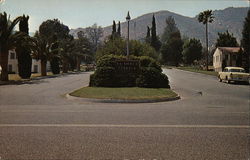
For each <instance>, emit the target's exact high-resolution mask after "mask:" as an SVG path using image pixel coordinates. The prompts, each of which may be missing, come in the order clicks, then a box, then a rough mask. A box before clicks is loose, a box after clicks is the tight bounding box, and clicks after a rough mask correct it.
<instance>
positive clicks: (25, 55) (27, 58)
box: [16, 15, 32, 78]
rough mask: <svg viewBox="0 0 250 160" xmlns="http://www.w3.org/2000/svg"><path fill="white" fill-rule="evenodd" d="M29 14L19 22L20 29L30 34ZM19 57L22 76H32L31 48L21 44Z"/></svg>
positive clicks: (19, 68)
mask: <svg viewBox="0 0 250 160" xmlns="http://www.w3.org/2000/svg"><path fill="white" fill-rule="evenodd" d="M28 20H29V16H27V17H26V16H25V15H23V16H22V18H21V20H20V23H19V31H20V32H23V33H25V34H27V35H28V34H29V24H28ZM16 52H17V58H18V74H19V76H20V77H21V78H30V76H31V67H32V58H31V51H30V49H29V48H27V47H26V46H23V45H19V46H18V47H17V48H16Z"/></svg>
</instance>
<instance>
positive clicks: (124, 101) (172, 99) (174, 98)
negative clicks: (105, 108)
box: [66, 94, 181, 103]
mask: <svg viewBox="0 0 250 160" xmlns="http://www.w3.org/2000/svg"><path fill="white" fill-rule="evenodd" d="M66 98H67V99H69V100H82V101H85V102H95V103H156V102H167V101H174V100H179V99H181V97H180V96H179V95H177V96H176V97H172V98H160V99H140V100H126V99H97V98H81V97H75V96H71V95H69V94H66Z"/></svg>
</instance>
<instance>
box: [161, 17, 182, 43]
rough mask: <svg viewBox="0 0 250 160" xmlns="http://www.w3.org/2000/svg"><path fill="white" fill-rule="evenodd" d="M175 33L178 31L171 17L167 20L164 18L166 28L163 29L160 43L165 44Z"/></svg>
mask: <svg viewBox="0 0 250 160" xmlns="http://www.w3.org/2000/svg"><path fill="white" fill-rule="evenodd" d="M175 32H179V29H178V28H177V26H176V24H175V20H174V18H173V17H172V16H169V17H168V18H166V27H165V28H164V32H163V34H162V37H161V41H162V42H163V43H164V42H166V41H167V40H168V39H169V38H170V35H171V34H172V33H175Z"/></svg>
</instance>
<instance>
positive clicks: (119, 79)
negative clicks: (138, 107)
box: [89, 55, 169, 88]
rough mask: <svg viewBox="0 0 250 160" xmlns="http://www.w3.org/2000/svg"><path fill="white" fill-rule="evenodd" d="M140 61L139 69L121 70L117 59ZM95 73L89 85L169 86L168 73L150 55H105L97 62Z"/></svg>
mask: <svg viewBox="0 0 250 160" xmlns="http://www.w3.org/2000/svg"><path fill="white" fill-rule="evenodd" d="M131 60H134V61H139V63H140V68H138V71H130V72H120V71H118V69H117V68H116V66H117V61H131ZM96 68H97V69H96V71H95V73H94V74H92V75H91V76H90V83H89V86H96V87H135V86H138V87H150V88H169V82H168V78H167V76H166V75H164V74H163V73H162V70H161V67H160V65H159V63H157V61H155V60H154V59H152V58H150V57H146V56H145V57H135V56H130V57H129V60H127V57H125V56H116V55H105V56H103V57H101V58H100V59H99V60H98V62H97V67H96Z"/></svg>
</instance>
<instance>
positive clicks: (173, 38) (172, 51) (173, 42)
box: [161, 32, 183, 66]
mask: <svg viewBox="0 0 250 160" xmlns="http://www.w3.org/2000/svg"><path fill="white" fill-rule="evenodd" d="M182 46H183V41H182V39H181V34H180V32H174V33H172V34H171V35H170V37H169V39H168V40H167V42H166V43H164V44H163V45H162V47H161V58H162V60H161V61H162V63H164V64H168V65H175V66H179V64H180V62H181V61H182V50H183V48H182Z"/></svg>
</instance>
